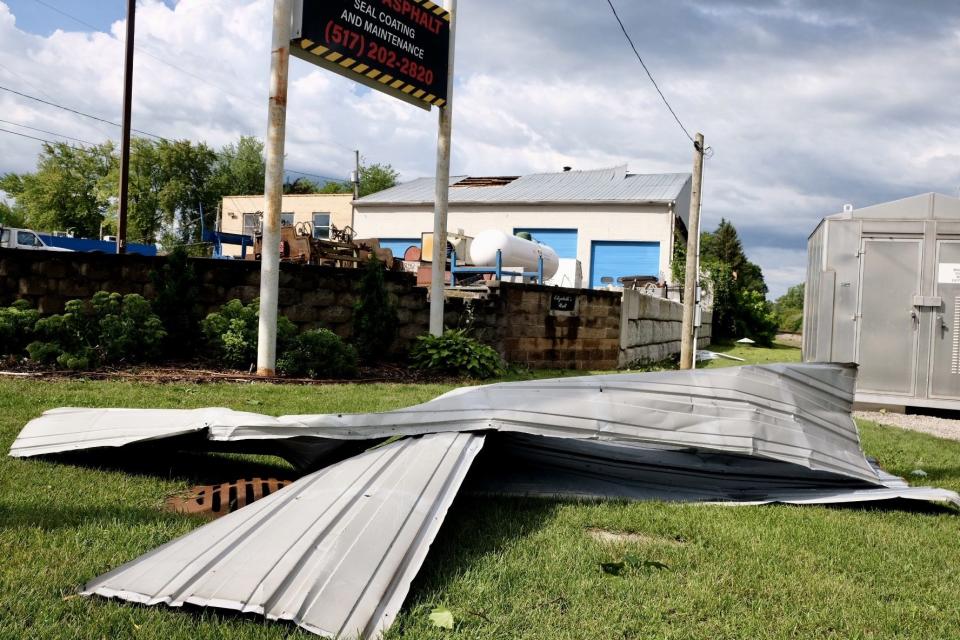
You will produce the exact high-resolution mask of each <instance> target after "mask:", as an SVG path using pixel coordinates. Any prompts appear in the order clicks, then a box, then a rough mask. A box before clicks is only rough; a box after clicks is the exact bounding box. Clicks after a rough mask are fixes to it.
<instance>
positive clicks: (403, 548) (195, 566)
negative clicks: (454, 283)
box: [82, 433, 484, 638]
mask: <svg viewBox="0 0 960 640" xmlns="http://www.w3.org/2000/svg"><path fill="white" fill-rule="evenodd" d="M483 439H484V438H483V436H482V435H474V434H457V433H449V434H436V435H428V436H423V437H421V438H408V439H404V440H401V441H398V442H395V443H393V444H390V445H387V446H384V447H380V448H376V449H372V450H370V451H367V452H365V453H362V454H360V455H359V456H356V457H353V458H351V459H349V460H346V461H344V462H341V463H339V464H336V465H334V466H332V467H328V468H327V469H323V470H321V471H317V472H315V473H313V474H311V475H309V476H306V477H304V478H301V479H300V480H298V481H297V482H295V483H293V484H292V485H290V486H288V487H286V488H284V489H281V490H280V491H278V492H276V493H274V494H272V495H270V496H269V497H267V498H264V499H262V500H259V501H257V502H254V503H253V504H251V505H248V506H247V507H244V508H243V509H240V510H238V511H235V512H233V513H231V514H229V515H226V516H224V517H223V518H221V519H219V520H216V521H214V522H212V523H210V524H207V525H205V526H203V527H200V528H199V529H197V530H195V531H193V532H191V533H189V534H187V535H185V536H183V537H181V538H179V539H177V540H174V541H173V542H169V543H167V544H166V545H164V546H162V547H160V548H158V549H156V550H154V551H151V552H149V553H147V554H146V555H144V556H142V557H140V558H138V559H136V560H134V561H132V562H129V563H127V564H125V565H123V566H122V567H120V568H118V569H116V570H114V571H111V572H110V573H108V574H106V575H103V576H101V577H99V578H96V579H95V580H93V581H91V582H90V583H89V584H87V585H86V586H85V587H84V589H83V591H82V593H83V594H84V595H94V594H96V595H99V596H104V597H107V598H120V599H123V600H129V601H131V602H138V603H142V604H146V605H155V604H161V603H163V604H167V605H169V606H172V607H179V606H183V605H185V604H191V605H198V606H202V607H219V608H224V609H231V610H235V611H240V612H244V613H251V612H252V613H257V614H260V615H263V616H266V617H267V618H268V619H270V620H287V621H292V622H294V623H296V624H297V625H299V626H300V627H303V628H304V629H306V630H308V631H311V632H313V633H316V634H319V635H324V636H328V637H331V638H372V637H376V636H377V635H379V634H380V633H381V632H382V631H384V630H385V629H387V628H388V627H389V626H390V624H391V623H392V622H393V620H394V618H395V617H396V615H397V613H398V612H399V611H400V607H401V606H402V604H403V601H404V599H405V598H406V595H407V591H408V590H409V588H410V582H411V581H412V580H413V578H414V576H415V575H416V574H417V571H419V569H420V566H421V565H422V564H423V560H424V558H425V557H426V555H427V551H428V550H429V548H430V544H431V543H432V542H433V539H434V538H435V537H436V534H437V531H438V530H439V529H440V525H441V523H442V522H443V518H444V516H445V515H446V512H447V509H448V508H449V507H450V504H451V503H452V502H453V499H454V497H455V496H456V494H457V491H458V490H459V488H460V484H461V483H462V482H463V479H464V477H465V476H466V473H467V470H468V469H469V468H470V463H471V462H472V461H473V458H474V457H475V456H476V455H477V453H478V452H479V451H480V448H481V447H482V446H483Z"/></svg>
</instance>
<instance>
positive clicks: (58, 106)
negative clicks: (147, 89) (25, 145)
mask: <svg viewBox="0 0 960 640" xmlns="http://www.w3.org/2000/svg"><path fill="white" fill-rule="evenodd" d="M0 89H2V90H3V91H8V92H10V93H12V94H15V95H18V96H20V97H22V98H27V99H29V100H34V101H36V102H40V103H42V104H45V105H49V106H51V107H56V108H57V109H63V110H64V111H69V112H70V113H73V114H76V115H78V116H83V117H84V118H90V119H91V120H96V121H98V122H102V123H104V124H109V125H110V126H112V127H119V126H120V125H119V124H117V123H116V122H111V121H110V120H106V119H104V118H101V117H99V116H95V115H91V114H89V113H84V112H83V111H78V110H76V109H71V108H70V107H65V106H63V105H62V104H57V103H56V102H51V101H49V100H44V99H42V98H38V97H36V96H31V95H29V94H26V93H21V92H20V91H17V90H15V89H11V88H10V87H5V86H3V85H0ZM133 131H136V132H137V133H142V134H143V135H145V136H150V137H151V138H156V139H158V140H163V141H164V142H170V141H169V140H167V139H166V138H164V137H163V136H158V135H157V134H155V133H150V132H148V131H142V130H140V129H133Z"/></svg>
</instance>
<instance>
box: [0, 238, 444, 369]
mask: <svg viewBox="0 0 960 640" xmlns="http://www.w3.org/2000/svg"><path fill="white" fill-rule="evenodd" d="M165 262H166V258H165V257H162V256H158V257H146V256H138V255H124V256H117V255H104V254H95V253H59V252H52V251H24V250H19V249H0V305H8V304H10V303H12V302H13V301H14V300H16V299H17V298H23V299H25V300H28V301H30V302H31V303H32V304H33V305H35V306H36V307H37V308H38V309H39V310H40V311H41V312H42V313H44V314H51V313H60V312H62V311H63V308H64V305H65V304H66V302H67V301H68V300H73V299H76V298H88V297H90V296H92V295H93V294H94V293H96V292H97V291H115V292H117V293H122V294H127V293H139V294H140V295H142V296H144V297H145V298H147V299H150V298H152V297H153V296H154V295H155V293H156V292H155V290H154V285H153V283H152V278H151V272H152V271H154V270H157V269H160V268H161V267H162V266H163V265H164V264H165ZM191 264H192V265H193V268H194V270H195V272H196V274H197V286H198V294H199V295H198V296H197V298H196V299H195V300H193V301H192V303H193V304H194V305H195V306H196V308H197V311H198V312H199V313H200V314H201V317H203V316H205V315H206V314H208V313H210V312H212V311H216V310H217V309H218V308H219V307H220V306H221V305H223V304H224V303H225V302H228V301H229V300H232V299H234V298H237V299H240V300H242V301H243V302H244V303H245V304H246V303H249V302H251V301H252V300H254V299H255V298H256V297H257V296H259V295H260V263H259V262H253V261H244V260H210V259H201V258H196V259H192V260H191ZM384 276H385V280H386V287H387V291H388V293H389V296H390V298H391V301H392V302H393V304H394V306H395V307H396V309H397V319H398V321H399V327H398V332H397V333H398V340H397V341H396V343H395V344H394V348H395V350H396V351H397V352H398V353H400V352H403V351H406V350H407V349H408V348H409V346H410V344H411V343H412V341H413V339H414V338H416V337H417V336H419V335H422V334H423V333H426V332H427V330H428V328H429V324H430V314H429V303H428V302H427V297H426V294H425V292H424V290H423V289H420V288H417V287H416V278H415V277H414V276H413V275H412V274H407V273H397V272H387V273H385V274H384ZM360 277H361V271H360V270H359V269H335V268H332V267H316V266H310V265H296V264H282V265H281V269H280V291H279V303H280V313H281V314H283V315H285V316H287V317H288V318H289V319H290V320H291V321H292V322H293V323H294V324H296V325H297V326H298V327H300V328H301V329H315V328H326V329H330V330H331V331H334V332H336V333H337V334H338V335H340V336H341V337H343V338H345V339H349V338H350V337H351V336H352V334H353V307H354V304H355V303H356V301H357V288H358V285H359V282H360ZM190 303H191V301H184V304H190Z"/></svg>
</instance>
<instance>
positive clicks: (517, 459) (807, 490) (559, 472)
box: [465, 434, 960, 507]
mask: <svg viewBox="0 0 960 640" xmlns="http://www.w3.org/2000/svg"><path fill="white" fill-rule="evenodd" d="M874 470H875V472H876V473H877V476H878V479H879V481H880V482H881V483H882V485H881V486H876V485H874V484H872V483H869V482H865V481H860V480H856V479H852V478H848V477H845V476H838V475H835V474H831V473H826V472H822V471H810V470H808V469H803V468H802V467H798V466H797V465H792V464H787V463H783V462H775V461H772V460H763V459H759V458H756V457H753V456H746V455H737V454H729V453H717V452H715V451H709V450H702V449H688V448H684V449H679V448H676V447H662V446H655V445H649V444H634V443H623V442H596V441H588V440H570V439H566V440H564V439H559V438H544V437H541V436H528V435H522V434H498V436H497V437H492V436H491V437H490V438H489V439H488V442H487V446H486V450H485V452H484V456H483V457H482V458H481V462H480V463H478V465H477V468H476V469H475V470H474V472H473V474H472V476H471V478H472V480H471V481H470V482H469V484H468V485H467V486H466V487H465V489H466V490H468V491H470V492H472V493H479V494H492V495H509V496H523V497H537V498H544V497H549V498H575V499H619V500H662V501H677V502H708V503H715V504H730V505H748V504H767V503H771V502H783V503H791V504H830V503H842V502H866V501H874V502H876V501H882V500H892V499H906V500H920V501H925V502H942V503H952V504H954V505H957V506H958V507H960V497H958V496H957V494H956V493H954V492H953V491H947V490H944V489H935V488H930V487H910V486H909V485H908V484H907V483H906V482H905V481H904V480H903V479H901V478H898V477H896V476H893V475H890V474H888V473H886V472H884V471H883V470H881V469H880V468H878V467H876V466H874Z"/></svg>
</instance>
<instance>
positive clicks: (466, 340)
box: [410, 329, 505, 379]
mask: <svg viewBox="0 0 960 640" xmlns="http://www.w3.org/2000/svg"><path fill="white" fill-rule="evenodd" d="M410 359H411V361H412V364H413V368H414V369H424V370H429V371H435V372H437V373H446V374H450V375H460V376H469V377H471V378H479V379H484V378H492V377H494V376H499V375H503V373H504V372H505V367H504V364H503V360H501V359H500V355H499V354H498V353H497V352H496V350H495V349H494V348H493V347H490V346H488V345H485V344H483V343H482V342H480V341H478V340H474V339H473V338H471V337H469V336H468V335H467V333H466V331H464V330H462V329H459V330H449V331H446V332H444V334H443V335H442V336H439V337H438V336H433V335H424V336H420V337H419V338H417V341H416V344H414V347H413V349H412V350H411V352H410Z"/></svg>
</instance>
